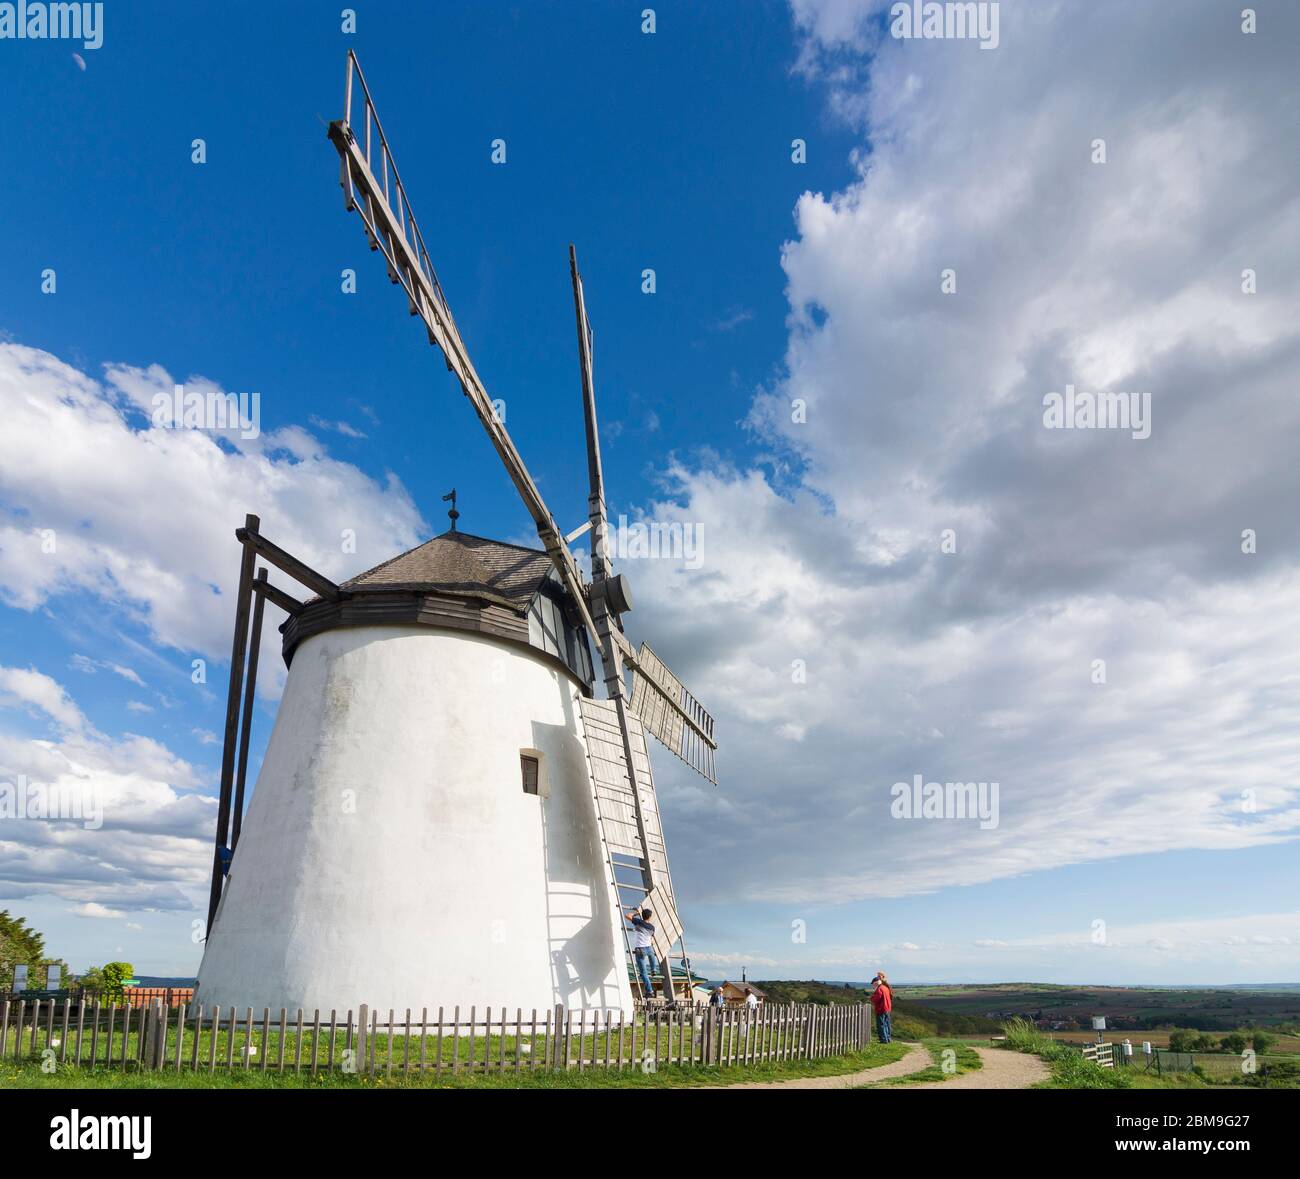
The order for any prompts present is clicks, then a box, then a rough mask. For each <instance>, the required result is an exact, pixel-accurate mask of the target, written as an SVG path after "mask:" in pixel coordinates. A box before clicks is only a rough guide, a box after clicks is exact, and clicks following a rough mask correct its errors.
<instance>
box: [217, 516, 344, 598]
mask: <svg viewBox="0 0 1300 1179" xmlns="http://www.w3.org/2000/svg"><path fill="white" fill-rule="evenodd" d="M235 538H236V539H237V540H238V541H239V543H240V544H242V545H244V546H245V548H246V549H249V550H251V551H252V552H254V553H256V554H257V556H259V557H261V558H262V559H263V560H264V561H269V562H270V563H271V564H272V565H274V566H275V567H276V568H277V569H282V570H284V572H285V573H287V574H288V575H289V576H290V577H292V578H293V579H294V580H295V581H299V582H301V583H302V584H303V585H305V586H306V587H307V588H308V589H310V590H315V591H316V592H317V593H318V594H320V596H321V597H322V598H328V599H329V600H330V601H334V600H335V599H337V598H338V596H339V587H338V586H337V585H335V584H334V583H333V582H332V581H330V579H329V578H328V577H326V576H325V575H324V574H323V573H317V572H316V570H315V569H313V568H312V567H311V566H310V565H304V564H303V563H302V562H301V561H300V560H298V558H297V557H294V556H291V555H290V554H289V553H286V552H285V551H284V549H282V548H280V546H279V545H275V544H272V543H271V542H270V541H269V540H267V539H266V537H264V536H259V535H258V533H257V530H256V529H254V528H237V529H235Z"/></svg>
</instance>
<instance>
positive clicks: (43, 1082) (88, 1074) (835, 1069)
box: [0, 1043, 908, 1089]
mask: <svg viewBox="0 0 1300 1179" xmlns="http://www.w3.org/2000/svg"><path fill="white" fill-rule="evenodd" d="M907 1048H908V1045H906V1044H897V1043H895V1044H879V1043H873V1044H872V1045H871V1046H870V1047H868V1048H866V1049H864V1050H862V1051H860V1052H849V1053H845V1054H844V1055H842V1056H833V1057H826V1058H825V1059H821V1060H793V1061H781V1062H774V1063H769V1064H762V1065H749V1066H745V1067H735V1068H701V1067H685V1066H679V1065H670V1066H665V1067H663V1068H660V1069H658V1070H657V1071H651V1072H642V1071H641V1069H640V1068H639V1067H633V1068H628V1069H626V1070H624V1071H618V1070H610V1071H608V1072H607V1071H606V1070H605V1068H604V1067H603V1066H601V1067H599V1068H591V1067H588V1068H586V1069H584V1070H583V1071H582V1072H578V1071H577V1070H576V1069H570V1070H569V1071H568V1072H549V1071H544V1070H540V1069H539V1070H538V1071H536V1072H520V1073H518V1074H516V1073H515V1072H513V1071H512V1070H509V1069H508V1070H506V1071H505V1072H501V1073H496V1072H493V1073H487V1074H484V1073H481V1072H478V1073H472V1074H471V1073H461V1074H457V1075H451V1074H448V1073H443V1075H442V1076H440V1077H437V1078H435V1077H434V1075H433V1074H432V1073H431V1071H430V1070H427V1069H426V1070H425V1071H424V1072H423V1073H419V1072H413V1073H409V1074H408V1073H403V1072H399V1071H394V1072H393V1074H392V1076H391V1077H390V1076H386V1075H384V1073H383V1071H382V1064H381V1066H380V1069H381V1071H379V1072H378V1074H377V1075H376V1076H375V1077H373V1078H371V1077H368V1076H358V1075H356V1074H347V1073H342V1072H339V1071H338V1070H335V1071H333V1072H330V1073H325V1072H321V1073H318V1074H317V1076H315V1077H312V1076H311V1075H310V1073H302V1074H294V1073H290V1072H285V1073H278V1072H273V1071H271V1072H265V1073H263V1072H261V1071H259V1070H257V1069H256V1068H253V1069H241V1068H240V1067H238V1065H237V1066H236V1067H235V1069H234V1070H232V1071H224V1070H222V1071H218V1072H214V1073H208V1072H206V1071H199V1072H190V1071H189V1070H188V1069H182V1070H181V1071H180V1073H176V1072H173V1071H172V1070H170V1069H168V1070H166V1071H164V1072H160V1073H143V1072H139V1071H137V1070H135V1069H134V1068H133V1067H131V1066H128V1071H126V1072H123V1071H122V1068H121V1066H120V1065H115V1066H111V1067H109V1066H105V1065H102V1064H100V1065H97V1066H96V1067H94V1068H90V1067H88V1066H83V1067H81V1068H77V1067H74V1066H72V1065H63V1066H56V1068H55V1071H54V1072H52V1073H45V1072H42V1071H41V1065H40V1062H39V1061H35V1060H33V1061H19V1062H14V1061H12V1060H5V1061H3V1062H0V1089H7V1088H45V1089H435V1088H436V1089H679V1088H706V1087H716V1086H720V1085H733V1084H738V1083H741V1082H747V1081H784V1080H793V1079H795V1078H798V1077H823V1076H837V1075H840V1074H843V1073H854V1072H861V1071H863V1070H864V1069H870V1068H879V1067H880V1066H881V1065H885V1064H891V1063H893V1062H894V1061H895V1060H899V1059H901V1057H902V1056H903V1055H904V1053H905V1052H906V1051H907ZM479 1058H480V1059H481V1052H480V1053H479Z"/></svg>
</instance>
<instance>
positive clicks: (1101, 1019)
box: [1092, 1015, 1106, 1032]
mask: <svg viewBox="0 0 1300 1179" xmlns="http://www.w3.org/2000/svg"><path fill="white" fill-rule="evenodd" d="M1092 1030H1093V1031H1094V1032H1104V1031H1105V1030H1106V1017H1105V1016H1104V1015H1094V1016H1093V1017H1092Z"/></svg>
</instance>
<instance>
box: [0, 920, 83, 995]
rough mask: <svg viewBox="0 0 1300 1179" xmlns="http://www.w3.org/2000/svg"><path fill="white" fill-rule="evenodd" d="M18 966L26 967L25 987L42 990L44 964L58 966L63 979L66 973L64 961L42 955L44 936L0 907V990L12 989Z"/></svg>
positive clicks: (43, 985)
mask: <svg viewBox="0 0 1300 1179" xmlns="http://www.w3.org/2000/svg"><path fill="white" fill-rule="evenodd" d="M18 966H26V967H27V987H28V989H29V990H34V991H35V990H43V989H44V987H45V969H46V967H48V966H58V967H60V968H61V969H62V971H63V975H64V977H65V978H66V977H67V975H68V966H67V963H65V962H64V961H62V959H59V958H47V957H46V956H45V938H44V937H42V936H41V934H40V933H39V932H38V931H37V930H35V929H32V928H31V927H30V926H28V924H27V919H26V918H25V917H15V916H13V915H12V914H11V913H10V912H9V911H8V910H7V909H0V991H8V990H10V989H12V987H13V984H14V971H15V968H16V967H18Z"/></svg>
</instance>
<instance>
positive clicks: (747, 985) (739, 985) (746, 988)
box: [718, 979, 767, 999]
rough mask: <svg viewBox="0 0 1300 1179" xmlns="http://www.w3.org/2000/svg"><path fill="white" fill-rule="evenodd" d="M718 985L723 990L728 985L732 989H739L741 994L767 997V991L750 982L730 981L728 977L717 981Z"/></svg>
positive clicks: (760, 997) (761, 997)
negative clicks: (722, 980)
mask: <svg viewBox="0 0 1300 1179" xmlns="http://www.w3.org/2000/svg"><path fill="white" fill-rule="evenodd" d="M718 986H720V987H722V988H723V989H724V990H725V989H726V988H727V987H730V988H731V989H732V990H733V991H739V992H740V993H741V994H742V995H753V996H755V997H756V998H759V999H766V998H767V992H766V991H764V990H760V989H759V988H758V987H756V986H755V985H754V984H753V983H752V982H732V981H731V980H730V979H728V980H726V981H725V982H720V983H718Z"/></svg>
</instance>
